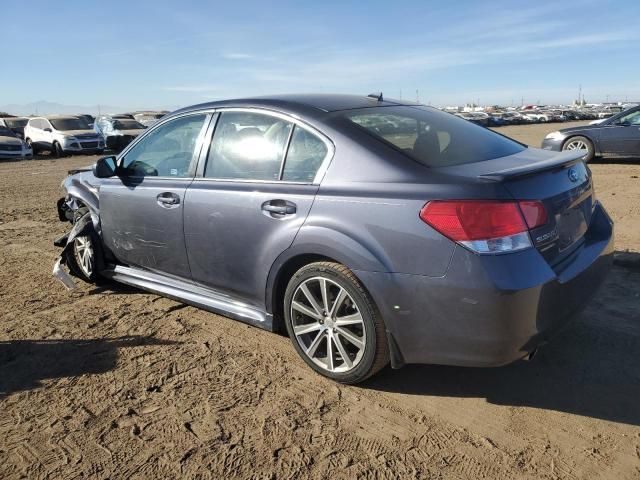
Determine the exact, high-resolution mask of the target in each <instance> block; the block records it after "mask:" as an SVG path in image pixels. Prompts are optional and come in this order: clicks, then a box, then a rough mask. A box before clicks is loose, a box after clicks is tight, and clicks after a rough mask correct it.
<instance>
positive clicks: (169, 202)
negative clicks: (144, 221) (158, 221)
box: [156, 192, 180, 208]
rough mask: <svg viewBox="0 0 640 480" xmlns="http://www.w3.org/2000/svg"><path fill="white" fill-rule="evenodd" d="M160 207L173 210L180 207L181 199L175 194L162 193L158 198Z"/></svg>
mask: <svg viewBox="0 0 640 480" xmlns="http://www.w3.org/2000/svg"><path fill="white" fill-rule="evenodd" d="M156 200H157V201H158V205H160V206H161V207H165V208H172V207H175V206H176V205H180V197H179V196H178V195H176V194H175V193H173V192H162V193H159V194H158V196H157V197H156Z"/></svg>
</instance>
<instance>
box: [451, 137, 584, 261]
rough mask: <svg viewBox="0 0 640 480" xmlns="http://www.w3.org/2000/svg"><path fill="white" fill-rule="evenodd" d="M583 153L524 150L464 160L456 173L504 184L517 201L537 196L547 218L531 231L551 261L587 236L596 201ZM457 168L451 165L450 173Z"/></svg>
mask: <svg viewBox="0 0 640 480" xmlns="http://www.w3.org/2000/svg"><path fill="white" fill-rule="evenodd" d="M583 157H584V152H582V153H580V152H575V151H574V152H557V153H556V152H547V151H544V150H539V149H532V148H529V149H526V150H523V151H522V152H519V153H517V154H515V155H510V156H508V157H502V158H497V159H494V160H487V161H484V162H477V163H472V164H466V165H464V166H463V167H464V170H463V169H459V172H458V173H457V174H462V175H464V176H466V177H468V176H475V177H476V178H477V179H479V180H481V181H488V182H497V183H500V184H501V185H502V186H503V187H504V188H505V189H506V190H507V191H508V193H509V194H510V195H511V196H512V197H513V198H514V199H515V200H539V201H541V202H542V203H543V204H544V206H545V209H546V211H547V223H546V224H545V225H543V226H540V227H538V228H534V229H532V230H531V231H530V234H531V240H532V242H533V244H534V247H535V248H537V249H538V251H539V252H540V253H541V254H542V256H543V257H544V258H545V259H546V260H547V262H548V263H549V264H550V265H551V266H556V265H558V264H559V263H561V262H562V261H563V260H565V259H566V258H567V257H568V256H569V255H571V253H572V252H573V251H574V250H575V249H576V248H578V247H579V246H580V245H581V244H582V242H583V241H584V234H585V232H586V231H587V229H588V228H589V224H590V222H591V215H592V212H593V208H594V204H595V192H594V188H593V180H592V178H591V171H590V170H589V168H588V167H587V166H586V165H585V163H584V162H583V161H582V158H583ZM452 169H457V167H449V168H448V169H447V170H449V172H448V173H456V172H453V171H451V170H452Z"/></svg>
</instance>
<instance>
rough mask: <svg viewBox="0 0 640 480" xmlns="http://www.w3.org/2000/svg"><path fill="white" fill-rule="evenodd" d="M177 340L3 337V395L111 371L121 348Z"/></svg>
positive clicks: (0, 368)
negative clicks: (44, 382)
mask: <svg viewBox="0 0 640 480" xmlns="http://www.w3.org/2000/svg"><path fill="white" fill-rule="evenodd" d="M175 343H179V342H174V341H171V340H161V339H157V338H153V337H141V336H128V337H120V338H113V339H87V340H82V339H65V340H8V341H0V399H2V398H4V397H6V396H7V395H9V394H11V393H15V392H20V391H24V390H31V389H34V388H38V387H40V386H41V385H42V381H43V380H47V379H56V378H63V377H77V376H80V375H89V374H98V373H105V372H108V371H109V370H112V369H113V368H115V366H116V362H117V359H118V350H119V349H121V348H130V347H138V346H149V345H172V344H175Z"/></svg>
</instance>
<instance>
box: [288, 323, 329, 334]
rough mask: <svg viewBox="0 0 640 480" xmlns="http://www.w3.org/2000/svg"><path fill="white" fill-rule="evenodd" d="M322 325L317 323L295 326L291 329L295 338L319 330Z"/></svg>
mask: <svg viewBox="0 0 640 480" xmlns="http://www.w3.org/2000/svg"><path fill="white" fill-rule="evenodd" d="M321 328H322V325H320V324H319V323H318V322H313V323H306V324H304V325H296V326H294V327H293V331H294V333H295V334H296V335H297V336H300V335H304V334H305V333H311V332H315V331H317V330H320V329H321Z"/></svg>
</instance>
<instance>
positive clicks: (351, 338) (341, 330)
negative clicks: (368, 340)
mask: <svg viewBox="0 0 640 480" xmlns="http://www.w3.org/2000/svg"><path fill="white" fill-rule="evenodd" d="M336 331H337V332H338V333H339V334H340V335H342V336H343V337H344V338H346V339H347V340H348V341H349V343H351V344H353V345H355V346H356V347H358V348H363V347H364V342H363V341H362V339H361V338H360V337H356V336H355V335H354V334H353V333H351V332H350V331H349V330H347V329H345V328H342V327H336Z"/></svg>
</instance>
